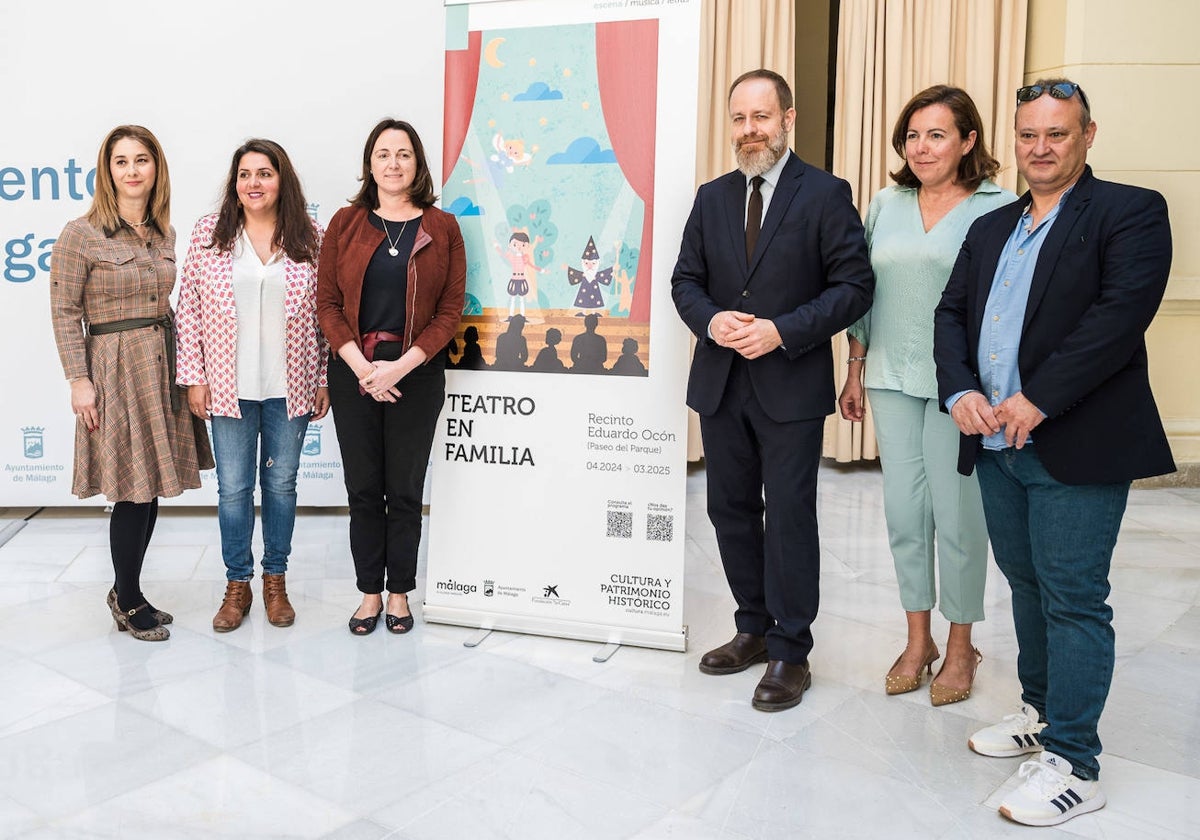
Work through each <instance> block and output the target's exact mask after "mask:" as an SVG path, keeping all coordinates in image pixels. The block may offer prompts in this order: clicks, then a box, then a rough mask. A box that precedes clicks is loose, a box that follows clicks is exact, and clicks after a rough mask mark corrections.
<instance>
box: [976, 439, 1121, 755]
mask: <svg viewBox="0 0 1200 840" xmlns="http://www.w3.org/2000/svg"><path fill="white" fill-rule="evenodd" d="M976 469H977V471H978V473H979V489H980V490H981V491H982V493H983V511H984V515H985V516H986V518H987V524H988V533H989V535H990V536H991V539H992V551H993V552H994V553H995V555H996V565H998V566H999V567H1000V571H1002V572H1003V573H1004V576H1005V577H1006V578H1008V583H1009V586H1010V587H1011V588H1012V608H1013V623H1014V624H1015V625H1016V631H1017V645H1018V647H1019V653H1018V655H1017V676H1018V677H1019V678H1020V680H1021V699H1022V700H1023V701H1024V702H1025V703H1027V704H1028V705H1030V706H1032V707H1033V708H1035V709H1037V710H1038V711H1039V712H1040V713H1041V716H1042V720H1044V721H1046V723H1047V726H1046V728H1045V729H1044V730H1042V733H1041V740H1042V745H1043V746H1044V747H1045V748H1046V749H1047V750H1049V751H1050V752H1053V753H1056V754H1057V755H1060V756H1062V757H1063V758H1065V759H1066V760H1067V761H1069V762H1071V766H1072V768H1073V770H1074V773H1075V775H1077V776H1080V777H1082V778H1084V779H1095V778H1098V776H1099V774H1100V765H1099V763H1098V762H1097V761H1096V757H1097V756H1098V755H1099V754H1100V750H1101V748H1100V736H1099V735H1098V734H1097V732H1096V727H1097V724H1098V723H1099V721H1100V713H1101V712H1102V711H1103V710H1104V702H1105V700H1107V699H1108V688H1109V684H1110V683H1111V682H1112V673H1113V659H1114V635H1113V629H1112V608H1111V607H1109V606H1108V604H1107V603H1106V601H1107V599H1108V593H1109V584H1108V569H1109V565H1110V563H1111V561H1112V552H1113V547H1114V546H1115V545H1116V543H1117V532H1118V531H1119V530H1120V528H1121V517H1122V516H1123V515H1124V513H1125V502H1126V499H1127V498H1128V496H1129V482H1122V483H1119V484H1086V485H1067V484H1063V483H1061V482H1059V481H1056V480H1055V479H1054V478H1052V477H1051V476H1050V474H1049V473H1048V472H1046V468H1045V467H1043V466H1042V462H1041V460H1040V459H1039V458H1038V456H1037V452H1036V450H1035V449H1034V447H1033V445H1032V444H1026V446H1025V447H1024V448H1023V449H1020V450H1018V449H1015V448H1012V447H1009V448H1008V449H1004V450H1000V451H993V450H987V449H985V450H982V451H981V452H980V454H979V460H978V461H977V463H976Z"/></svg>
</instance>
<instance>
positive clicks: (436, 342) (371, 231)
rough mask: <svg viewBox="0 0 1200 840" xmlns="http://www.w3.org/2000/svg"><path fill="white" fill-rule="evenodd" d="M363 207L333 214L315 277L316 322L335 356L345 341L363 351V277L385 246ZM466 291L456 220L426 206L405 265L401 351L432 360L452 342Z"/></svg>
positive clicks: (460, 243) (380, 232) (461, 244)
mask: <svg viewBox="0 0 1200 840" xmlns="http://www.w3.org/2000/svg"><path fill="white" fill-rule="evenodd" d="M367 216H368V213H367V211H366V210H364V209H363V208H361V207H354V206H351V207H343V208H342V209H340V210H338V211H337V212H336V213H334V214H333V218H332V219H330V221H329V226H328V227H327V228H326V230H325V239H324V241H323V242H322V243H321V259H320V266H319V268H318V272H317V321H318V322H319V323H320V325H321V331H322V332H323V333H325V337H326V338H327V339H328V340H329V346H330V347H332V348H333V349H334V350H335V351H336V350H337V348H339V347H341V346H342V345H344V344H345V343H346V342H348V341H353V342H355V343H356V344H357V345H358V346H359V348H361V347H362V336H361V335H359V332H358V307H359V303H360V300H361V298H362V284H363V273H364V272H365V271H366V270H367V263H369V262H370V261H371V255H372V254H374V253H375V249H376V248H378V247H379V243H381V242H383V239H384V235H383V231H381V230H379V229H378V228H375V227H372V225H371V222H370V221H369V219H368V218H367ZM466 288H467V260H466V254H465V252H464V250H463V238H462V233H461V231H459V229H458V220H457V219H455V218H454V216H452V215H451V214H449V213H446V212H444V211H442V210H439V209H437V208H436V207H428V208H426V209H425V211H424V215H422V217H421V227H420V228H419V229H418V230H417V239H416V242H415V243H414V244H413V252H412V256H411V257H409V260H408V292H407V294H408V297H407V299H406V300H405V316H404V344H403V348H404V351H407V350H408V348H410V347H412V346H413V345H416V346H417V347H420V348H421V349H422V350H423V351H425V356H426V357H427V358H432V357H433V356H434V355H435V354H436V353H438V352H439V351H440V350H441V349H442V348H443V347H445V346H446V345H447V344H449V343H450V339H451V338H453V337H454V333H455V332H456V331H457V330H458V322H459V320H460V318H461V316H462V309H463V298H464V296H465V294H466Z"/></svg>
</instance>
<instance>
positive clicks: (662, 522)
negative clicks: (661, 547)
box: [646, 513, 675, 542]
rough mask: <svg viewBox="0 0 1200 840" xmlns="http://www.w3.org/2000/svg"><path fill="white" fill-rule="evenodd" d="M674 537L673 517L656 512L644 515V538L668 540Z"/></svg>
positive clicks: (652, 540) (653, 540)
mask: <svg viewBox="0 0 1200 840" xmlns="http://www.w3.org/2000/svg"><path fill="white" fill-rule="evenodd" d="M674 538H675V518H674V517H673V516H662V515H660V514H657V513H650V514H647V515H646V539H647V540H649V541H650V542H670V541H671V540H673V539H674Z"/></svg>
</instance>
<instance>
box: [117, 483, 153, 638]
mask: <svg viewBox="0 0 1200 840" xmlns="http://www.w3.org/2000/svg"><path fill="white" fill-rule="evenodd" d="M156 521H158V499H155V500H154V501H152V502H116V503H114V504H113V511H112V516H111V517H110V518H109V521H108V545H109V548H110V550H111V551H112V562H113V575H114V577H115V581H116V582H115V584H114V587H115V588H116V590H117V604H118V606H120V608H121V609H122V610H126V611H127V610H131V609H134V608H135V607H138V606H140V605H141V604H144V603H145V602H146V596H144V595H143V594H142V583H141V578H142V563H143V561H145V559H146V548H147V547H148V546H149V545H150V536H151V535H152V534H153V533H154V523H155V522H156ZM147 621H148V622H149V624H148V626H147V627H146V628H142V629H148V628H149V627H153V626H154V624H156V623H157V622H156V620H155V619H154V617H153V615H152V614H151V610H144V611H142V612H139V613H138V614H137V615H136V616H134V618H133V623H134V625H135V626H137V625H140V624H144V623H146V622H147Z"/></svg>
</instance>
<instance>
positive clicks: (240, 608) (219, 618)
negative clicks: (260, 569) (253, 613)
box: [213, 580, 254, 633]
mask: <svg viewBox="0 0 1200 840" xmlns="http://www.w3.org/2000/svg"><path fill="white" fill-rule="evenodd" d="M253 600H254V596H253V595H251V594H250V581H248V580H231V581H229V582H228V583H226V584H225V600H224V601H222V602H221V609H219V610H217V614H216V615H214V616H213V629H214V630H216V631H217V632H218V633H228V632H229V631H230V630H236V629H238V628H239V627H241V626H242V619H243V618H244V617H245V615H246V613H248V612H250V603H251V602H252V601H253Z"/></svg>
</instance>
